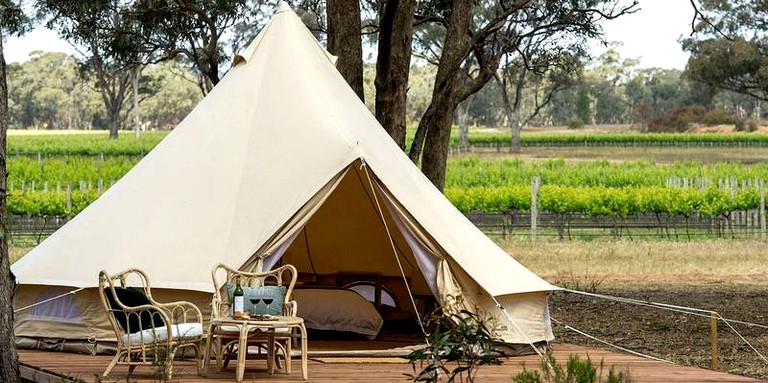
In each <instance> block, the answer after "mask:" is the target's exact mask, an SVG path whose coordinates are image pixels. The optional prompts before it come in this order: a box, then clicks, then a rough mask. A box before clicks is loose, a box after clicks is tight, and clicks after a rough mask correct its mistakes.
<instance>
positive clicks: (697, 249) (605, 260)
mask: <svg viewBox="0 0 768 383" xmlns="http://www.w3.org/2000/svg"><path fill="white" fill-rule="evenodd" d="M500 244H501V246H502V247H503V248H504V249H505V250H507V252H509V253H510V254H513V255H514V257H515V259H517V260H518V261H519V262H520V263H522V264H523V265H525V266H526V267H528V268H529V269H531V270H532V271H533V272H534V273H536V274H538V275H540V276H542V277H543V278H544V279H546V280H548V281H550V282H552V283H555V284H558V285H561V286H562V285H571V286H573V285H574V284H579V285H581V286H585V285H586V286H588V285H594V284H601V285H604V286H621V285H627V284H630V285H653V284H665V285H669V284H678V285H686V284H711V283H712V284H751V285H768V246H767V245H768V242H766V241H761V240H710V241H699V242H669V241H595V242H579V241H566V242H561V241H550V242H548V241H543V240H539V241H537V242H531V241H530V240H508V241H504V242H502V243H500Z"/></svg>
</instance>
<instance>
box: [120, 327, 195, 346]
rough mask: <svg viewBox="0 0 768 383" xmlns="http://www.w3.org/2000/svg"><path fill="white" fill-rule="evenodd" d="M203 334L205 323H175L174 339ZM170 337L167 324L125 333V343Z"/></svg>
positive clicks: (150, 341)
mask: <svg viewBox="0 0 768 383" xmlns="http://www.w3.org/2000/svg"><path fill="white" fill-rule="evenodd" d="M202 335H203V325H202V324H200V323H179V324H175V325H173V339H174V340H179V339H186V338H195V337H201V336H202ZM167 338H168V328H167V327H165V326H162V327H157V328H155V329H154V331H152V329H147V330H144V331H138V332H135V333H133V334H126V335H123V342H124V343H129V342H130V343H132V344H141V343H152V342H162V341H165V340H166V339H167Z"/></svg>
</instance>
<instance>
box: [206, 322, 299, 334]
mask: <svg viewBox="0 0 768 383" xmlns="http://www.w3.org/2000/svg"><path fill="white" fill-rule="evenodd" d="M256 330H258V328H256V327H251V328H250V329H248V332H252V331H256ZM289 332H291V329H290V328H288V327H278V328H275V333H277V334H281V333H285V334H287V333H289ZM216 333H218V334H226V335H233V336H237V334H239V333H240V328H239V327H237V326H234V325H227V324H225V325H222V326H219V327H217V328H216Z"/></svg>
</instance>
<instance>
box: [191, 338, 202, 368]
mask: <svg viewBox="0 0 768 383" xmlns="http://www.w3.org/2000/svg"><path fill="white" fill-rule="evenodd" d="M192 347H194V348H195V361H196V362H197V363H196V364H197V376H202V375H203V355H202V352H200V345H199V344H196V345H192Z"/></svg>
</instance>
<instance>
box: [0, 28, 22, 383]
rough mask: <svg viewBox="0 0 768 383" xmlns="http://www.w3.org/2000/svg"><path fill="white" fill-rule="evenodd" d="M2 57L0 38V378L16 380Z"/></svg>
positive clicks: (8, 382) (13, 287)
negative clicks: (7, 219) (7, 220)
mask: <svg viewBox="0 0 768 383" xmlns="http://www.w3.org/2000/svg"><path fill="white" fill-rule="evenodd" d="M5 73H6V67H5V56H4V54H3V42H2V39H0V233H2V235H0V347H2V352H0V381H2V382H6V383H16V382H19V381H20V375H19V359H18V355H16V340H15V337H14V335H13V294H14V291H15V290H16V277H14V275H13V273H12V272H11V261H10V259H9V257H8V236H7V235H5V233H8V228H7V226H6V208H5V206H6V200H5V197H6V190H7V189H6V187H7V181H8V171H7V165H8V164H7V163H6V153H7V142H6V137H7V134H8V121H9V118H10V116H9V114H8V84H7V83H6V78H5Z"/></svg>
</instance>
